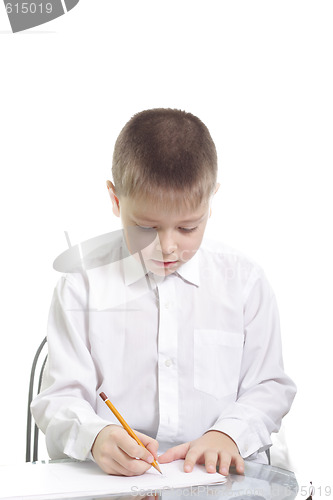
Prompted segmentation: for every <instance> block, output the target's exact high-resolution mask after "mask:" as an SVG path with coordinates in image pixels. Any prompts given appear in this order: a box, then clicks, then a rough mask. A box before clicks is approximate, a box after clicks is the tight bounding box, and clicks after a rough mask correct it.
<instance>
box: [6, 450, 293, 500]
mask: <svg viewBox="0 0 333 500" xmlns="http://www.w3.org/2000/svg"><path fill="white" fill-rule="evenodd" d="M167 467H169V468H168V469H164V471H165V472H166V471H167V472H166V474H167V475H166V476H165V477H164V479H163V481H162V480H161V478H160V476H159V474H158V473H157V472H156V471H155V469H154V470H153V471H152V472H153V473H155V476H154V474H153V475H151V473H149V471H148V472H147V473H146V474H144V475H143V476H138V477H136V478H135V477H134V478H129V479H128V478H121V477H117V476H108V475H106V474H105V473H103V472H102V471H101V470H100V469H99V467H98V466H97V465H96V464H95V463H93V462H89V461H87V462H77V461H71V460H61V461H51V462H50V463H48V464H40V463H39V464H35V465H34V464H31V463H27V464H25V463H22V464H19V465H16V466H15V465H12V466H1V467H0V499H9V498H10V499H12V498H15V499H16V500H17V499H19V500H28V499H29V500H32V499H33V500H38V499H43V500H60V499H61V500H64V499H66V500H67V499H69V498H70V499H75V500H95V499H103V500H108V499H110V500H115V499H116V498H117V499H119V500H143V499H145V500H185V499H188V498H189V497H195V498H197V499H200V500H208V499H209V500H215V499H216V500H228V499H237V500H292V499H294V498H296V495H297V492H298V485H297V481H296V478H295V475H294V473H293V472H290V471H287V470H284V469H280V468H278V467H273V466H269V465H260V464H257V463H254V462H250V461H245V472H244V475H238V474H236V473H235V471H233V469H231V473H230V474H229V476H228V477H227V478H226V480H225V482H224V483H223V484H220V483H219V482H220V479H222V480H224V478H223V476H220V475H219V474H213V475H211V476H210V475H207V473H206V471H205V469H204V467H203V466H196V468H195V469H196V474H197V475H196V476H194V475H192V474H193V473H191V474H185V476H184V472H183V461H178V462H173V463H172V464H169V465H167ZM173 469H174V470H175V472H176V476H175V477H176V479H174V482H173V483H172V485H173V486H172V487H171V488H170V487H169V486H167V484H169V483H168V481H170V478H171V476H170V474H171V471H172V470H173ZM147 474H148V475H147ZM156 474H157V476H158V477H156ZM191 476H192V478H195V480H197V481H198V482H197V483H192V481H193V479H190V478H191ZM214 476H215V478H214ZM126 479H127V481H128V483H127V486H126V487H125V488H124V487H123V486H124V482H126ZM179 481H180V482H179ZM184 481H185V482H184ZM199 481H202V483H200V482H199ZM213 482H215V483H216V484H212V483H213ZM51 483H53V484H52V487H51V488H50V487H49V486H50V484H51ZM206 483H207V484H206ZM208 483H210V484H208ZM65 484H66V486H65V488H64V487H63V485H65ZM136 484H137V485H138V486H134V485H136ZM153 484H159V485H161V484H165V485H166V486H158V487H156V486H155V488H154V487H153ZM185 484H186V485H187V486H185V487H184V485H185ZM192 484H195V485H192ZM198 484H201V485H199V486H196V485H198ZM105 485H106V486H105ZM129 485H130V487H129ZM140 485H141V486H140ZM142 485H145V486H144V488H143V486H142ZM148 485H149V487H148ZM177 485H178V486H180V485H181V486H182V487H176V486H177ZM189 485H190V486H189ZM117 488H119V489H117ZM112 490H113V491H118V492H119V491H126V492H127V493H118V494H110V491H112ZM129 492H130V493H129ZM105 493H108V494H107V495H106V494H105Z"/></svg>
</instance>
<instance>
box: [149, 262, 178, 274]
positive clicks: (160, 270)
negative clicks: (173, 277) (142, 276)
mask: <svg viewBox="0 0 333 500" xmlns="http://www.w3.org/2000/svg"><path fill="white" fill-rule="evenodd" d="M146 265H147V268H148V269H149V271H151V272H152V273H153V274H156V275H157V276H168V275H169V274H172V273H174V272H175V271H177V269H178V268H179V266H180V263H179V262H178V261H177V262H175V263H174V264H171V265H168V266H164V265H161V264H160V263H155V262H154V261H151V260H150V261H149V262H147V263H146Z"/></svg>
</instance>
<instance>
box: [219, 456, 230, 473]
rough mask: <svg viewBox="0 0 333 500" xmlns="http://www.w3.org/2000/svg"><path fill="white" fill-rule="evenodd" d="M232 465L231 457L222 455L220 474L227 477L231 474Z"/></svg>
mask: <svg viewBox="0 0 333 500" xmlns="http://www.w3.org/2000/svg"><path fill="white" fill-rule="evenodd" d="M230 463H231V456H230V455H229V454H226V453H221V455H220V465H219V473H220V474H223V475H224V476H227V475H228V474H229V467H230Z"/></svg>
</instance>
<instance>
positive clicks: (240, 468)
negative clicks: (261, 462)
mask: <svg viewBox="0 0 333 500" xmlns="http://www.w3.org/2000/svg"><path fill="white" fill-rule="evenodd" d="M234 461H235V466H236V472H238V474H243V473H244V460H243V458H242V457H241V456H240V455H237V456H236V457H235V460H234Z"/></svg>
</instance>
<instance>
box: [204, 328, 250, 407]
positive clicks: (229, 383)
mask: <svg viewBox="0 0 333 500" xmlns="http://www.w3.org/2000/svg"><path fill="white" fill-rule="evenodd" d="M243 344H244V337H243V335H241V334H238V333H232V332H226V331H222V330H194V388H195V389H197V390H199V391H202V392H205V393H207V394H210V395H211V396H214V397H215V398H217V399H220V398H223V397H226V396H230V395H232V394H237V388H238V382H239V374H240V367H241V362H242V354H243Z"/></svg>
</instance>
